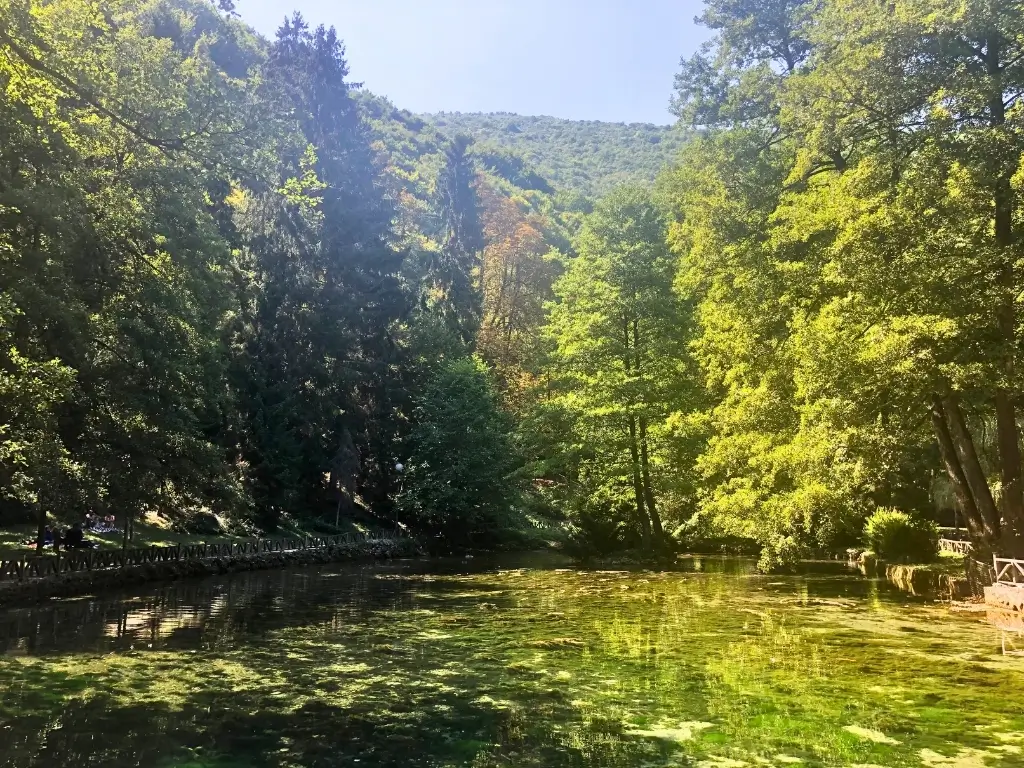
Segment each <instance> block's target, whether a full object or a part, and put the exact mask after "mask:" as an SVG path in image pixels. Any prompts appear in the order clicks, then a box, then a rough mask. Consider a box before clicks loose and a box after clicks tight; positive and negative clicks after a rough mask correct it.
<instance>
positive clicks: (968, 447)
mask: <svg viewBox="0 0 1024 768" xmlns="http://www.w3.org/2000/svg"><path fill="white" fill-rule="evenodd" d="M942 406H943V410H944V411H945V413H946V418H947V419H948V421H949V427H950V434H951V435H952V438H953V444H954V445H955V446H956V450H957V454H958V455H959V457H960V466H962V467H963V470H964V477H965V478H966V479H967V485H968V486H970V489H971V494H972V495H973V496H974V503H975V505H976V506H977V509H978V514H979V516H980V518H981V529H982V536H983V537H984V538H985V539H986V540H987V541H988V542H990V543H995V542H996V541H998V540H999V512H998V510H997V509H996V505H995V502H994V501H993V500H992V491H991V489H990V488H989V487H988V479H987V478H986V477H985V471H984V470H983V469H982V467H981V462H980V461H979V460H978V452H977V451H976V450H975V448H974V439H973V438H972V437H971V433H970V432H969V431H968V430H967V423H966V422H965V421H964V414H963V412H962V411H961V410H960V404H959V403H957V401H956V399H955V398H953V397H946V398H943V401H942Z"/></svg>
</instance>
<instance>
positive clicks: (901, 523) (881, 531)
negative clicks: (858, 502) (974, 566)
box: [864, 507, 939, 563]
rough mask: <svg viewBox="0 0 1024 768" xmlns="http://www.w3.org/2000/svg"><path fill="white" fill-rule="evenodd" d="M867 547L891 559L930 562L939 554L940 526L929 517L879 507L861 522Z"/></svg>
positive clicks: (879, 555)
mask: <svg viewBox="0 0 1024 768" xmlns="http://www.w3.org/2000/svg"><path fill="white" fill-rule="evenodd" d="M864 538H865V539H866V541H867V545H868V547H869V548H870V549H872V550H874V552H875V554H876V555H877V556H878V557H880V558H881V559H883V560H889V561H891V562H913V563H929V562H932V561H933V560H935V559H936V558H937V557H938V555H939V529H938V526H936V525H935V523H933V522H931V521H930V520H924V519H922V518H920V517H917V516H915V515H911V514H908V513H906V512H902V511H900V510H898V509H890V508H885V507H883V508H881V509H878V510H876V511H875V513H874V514H873V515H871V517H869V518H868V521H867V523H866V524H865V525H864Z"/></svg>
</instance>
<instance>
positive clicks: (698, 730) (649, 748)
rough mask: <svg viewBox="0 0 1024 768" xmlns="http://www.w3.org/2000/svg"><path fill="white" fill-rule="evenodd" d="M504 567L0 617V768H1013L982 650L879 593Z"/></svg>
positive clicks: (751, 580)
mask: <svg viewBox="0 0 1024 768" xmlns="http://www.w3.org/2000/svg"><path fill="white" fill-rule="evenodd" d="M509 565H511V566H512V568H506V569H494V568H489V569H486V570H484V571H481V572H477V573H467V572H465V571H464V570H463V569H457V570H455V571H450V570H449V571H447V572H446V571H445V570H444V569H442V570H440V571H438V570H428V571H422V570H419V569H417V568H409V567H408V566H407V567H403V568H399V567H393V568H386V569H383V568H377V569H372V570H359V571H349V572H341V573H339V572H336V571H332V570H322V571H295V572H285V573H281V574H273V573H262V574H245V575H242V576H238V577H235V578H234V580H233V581H232V582H231V583H230V587H229V585H227V584H225V583H223V582H217V581H212V582H209V581H208V582H202V583H199V584H195V585H187V584H181V585H178V586H175V587H172V588H170V590H169V591H167V592H161V593H156V594H153V595H150V596H142V597H138V598H132V599H129V600H128V601H127V602H124V603H121V602H118V601H110V602H106V603H104V602H100V603H93V604H89V605H86V604H74V603H73V604H69V605H63V606H50V607H46V608H37V609H33V610H32V611H31V612H27V613H22V614H19V615H13V614H0V644H6V647H7V650H8V651H9V653H8V654H7V655H3V656H0V687H2V689H3V690H4V692H5V694H4V696H3V697H2V700H0V729H2V731H3V733H4V734H5V736H4V739H3V740H0V764H3V765H12V766H13V765H26V764H28V765H31V764H35V763H46V764H51V763H52V764H61V765H66V766H68V768H77V766H84V765H86V764H89V765H92V764H95V763H96V761H102V763H103V764H104V765H107V766H111V767H112V768H116V767H117V766H122V765H124V766H127V765H138V764H140V763H141V764H144V765H160V766H167V768H172V767H173V768H184V767H185V766H205V767H206V768H227V767H228V766H242V765H245V766H251V767H253V768H262V767H264V766H266V767H267V768H271V767H273V768H284V767H285V766H293V765H323V766H348V765H353V764H357V763H356V762H355V761H357V760H358V761H359V763H358V764H362V765H372V766H379V767H380V768H389V767H391V766H395V768H397V767H398V766H403V767H404V766H410V765H422V766H456V765H467V766H468V765H472V766H477V767H478V768H492V767H493V768H497V767H498V766H508V765H516V766H576V767H581V766H616V767H618V768H633V766H639V765H650V766H701V767H704V768H723V767H725V766H729V767H733V768H740V767H741V766H748V765H766V766H775V767H776V768H785V766H790V765H805V766H820V767H824V766H828V767H830V768H839V767H840V766H842V767H844V768H845V767H847V766H853V765H859V766H868V765H872V766H879V767H880V768H897V766H898V767H899V768H941V766H954V765H955V766H964V767H965V768H966V766H978V767H979V768H982V767H983V768H1009V767H1010V766H1013V765H1019V760H1020V756H1021V754H1022V752H1021V750H1022V749H1024V717H1022V714H1021V712H1020V711H1019V708H1014V707H1013V706H1008V705H1007V703H1008V702H1012V701H1013V700H1014V697H1015V696H1016V693H1017V692H1018V691H1019V690H1020V686H1021V685H1022V684H1024V672H1022V670H1021V667H1020V664H1019V662H1018V661H1015V660H1013V659H1011V658H1008V657H1004V656H1001V655H999V652H998V632H997V631H996V630H994V629H993V628H991V627H987V626H984V625H981V624H978V623H976V622H973V621H968V620H964V619H950V618H949V617H944V618H943V620H942V622H941V624H940V623H937V622H936V612H937V611H939V610H941V609H938V608H930V607H926V606H916V607H907V606H904V605H901V602H902V598H900V597H898V596H896V595H894V594H893V593H890V592H888V591H886V588H885V587H884V586H883V585H880V584H879V583H877V582H867V581H863V580H860V579H859V578H854V577H851V576H842V575H838V574H833V575H827V574H818V575H814V574H809V575H805V576H787V577H781V578H780V577H757V576H752V575H751V574H750V570H751V568H752V565H753V563H752V562H751V561H721V560H716V559H709V560H694V561H687V562H686V563H684V565H685V568H686V571H687V572H685V573H658V574H653V573H634V574H630V573H623V572H618V573H612V572H603V573H602V572H587V571H565V570H550V569H543V568H541V569H538V568H536V566H537V565H538V564H537V563H527V562H519V563H516V562H511V561H510V562H509ZM517 565H527V566H533V567H527V568H525V569H520V568H517V567H515V566H517ZM86 614H87V615H86ZM19 616H20V618H19ZM67 625H74V626H75V627H76V632H75V633H73V634H67V633H64V632H61V631H59V629H60V628H61V627H64V626H67ZM47 627H55V628H57V629H58V631H57V632H55V633H51V632H48V631H47V630H46V629H44V628H47Z"/></svg>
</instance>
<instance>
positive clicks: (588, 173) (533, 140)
mask: <svg viewBox="0 0 1024 768" xmlns="http://www.w3.org/2000/svg"><path fill="white" fill-rule="evenodd" d="M422 117H423V118H424V119H426V120H429V121H430V122H431V123H433V124H434V125H435V126H437V128H438V129H439V130H440V131H441V132H442V133H445V134H447V135H448V136H453V135H455V134H457V133H463V134H466V135H468V136H471V137H472V138H474V139H475V140H476V141H477V143H478V145H480V146H479V147H478V149H486V148H488V147H494V148H500V149H504V150H508V151H511V152H513V153H515V154H517V155H519V156H521V157H522V158H523V159H524V160H525V161H526V163H527V165H528V166H529V167H531V168H533V169H535V170H536V171H537V172H538V173H539V174H540V175H541V176H542V177H544V178H545V179H547V180H548V181H550V182H551V184H552V185H553V186H554V187H555V188H556V189H562V190H567V191H576V192H580V193H582V194H584V195H587V196H600V195H602V194H604V193H605V192H607V191H608V190H610V189H611V188H612V187H614V186H616V185H617V184H622V183H626V182H634V181H635V182H649V181H652V180H653V179H654V177H655V176H656V175H657V173H658V171H659V170H661V168H662V166H664V165H665V164H666V163H669V162H671V161H672V160H673V159H674V158H675V157H676V155H677V154H678V153H679V150H680V149H681V148H682V146H683V144H684V143H685V142H686V140H687V134H686V133H685V132H684V131H682V130H680V129H678V128H675V127H669V126H661V125H651V124H649V123H630V124H625V123H604V122H599V121H596V120H585V121H582V120H563V119H560V118H556V117H526V116H522V115H515V114H511V113H505V112H500V113H493V114H481V113H461V112H441V113H438V114H433V115H423V116H422Z"/></svg>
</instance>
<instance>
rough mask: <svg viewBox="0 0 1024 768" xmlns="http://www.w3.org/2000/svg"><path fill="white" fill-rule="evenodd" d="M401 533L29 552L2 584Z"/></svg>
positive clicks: (2, 564)
mask: <svg viewBox="0 0 1024 768" xmlns="http://www.w3.org/2000/svg"><path fill="white" fill-rule="evenodd" d="M397 538H402V535H400V534H384V535H380V534H377V535H369V536H368V535H366V534H363V533H357V534H343V535H337V536H306V537H293V538H287V539H245V540H237V541H235V540H232V541H216V542H212V543H203V544H178V545H176V546H173V547H158V546H151V547H139V548H135V549H117V550H113V549H85V550H80V549H73V550H58V551H57V552H55V553H54V554H52V555H50V554H47V555H39V554H36V553H35V552H27V553H25V554H23V555H18V556H17V557H15V558H13V559H0V581H5V580H11V579H17V580H23V579H32V578H43V577H46V576H60V575H61V574H65V573H76V572H78V571H101V570H111V569H114V568H125V567H128V566H131V565H143V564H145V563H168V562H177V561H180V560H212V559H214V558H220V557H238V556H243V555H257V554H261V553H263V552H295V551H298V550H304V549H327V548H329V547H338V546H342V545H345V544H359V543H363V542H369V541H390V540H393V539H397Z"/></svg>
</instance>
